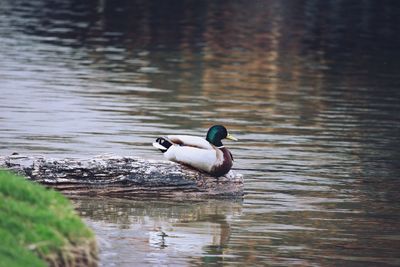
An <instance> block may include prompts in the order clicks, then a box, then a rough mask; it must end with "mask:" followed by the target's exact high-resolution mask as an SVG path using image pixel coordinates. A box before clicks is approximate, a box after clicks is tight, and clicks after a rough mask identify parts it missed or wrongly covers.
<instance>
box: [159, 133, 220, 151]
mask: <svg viewBox="0 0 400 267" xmlns="http://www.w3.org/2000/svg"><path fill="white" fill-rule="evenodd" d="M167 137H168V139H169V140H171V141H172V142H173V143H182V145H184V146H195V147H199V148H204V149H213V146H212V145H211V144H210V143H209V142H208V141H207V140H206V139H204V138H203V137H198V136H191V135H168V136H167Z"/></svg>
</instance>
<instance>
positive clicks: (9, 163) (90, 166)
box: [0, 154, 243, 198]
mask: <svg viewBox="0 0 400 267" xmlns="http://www.w3.org/2000/svg"><path fill="white" fill-rule="evenodd" d="M0 166H1V167H3V168H7V169H9V170H13V171H15V172H17V173H19V174H21V175H23V176H25V177H27V178H28V179H31V180H34V181H37V182H39V183H41V184H44V185H46V186H50V187H53V188H55V189H58V190H60V191H62V192H63V193H64V194H72V195H88V194H91V195H107V196H118V197H128V198H129V197H130V198H135V197H140V196H144V195H146V196H158V197H169V198H179V197H184V198H206V197H212V198H236V197H242V196H243V177H242V175H241V174H238V173H236V172H235V171H230V172H229V173H228V174H226V175H225V176H221V177H218V178H215V177H212V176H210V175H207V174H206V173H202V172H199V171H197V170H193V169H191V168H188V167H186V166H182V165H180V164H176V163H173V162H169V161H156V160H146V159H141V158H136V157H120V156H110V155H102V156H97V157H94V158H91V159H73V158H64V159H52V158H45V157H43V156H22V155H18V154H16V155H11V156H6V157H0Z"/></svg>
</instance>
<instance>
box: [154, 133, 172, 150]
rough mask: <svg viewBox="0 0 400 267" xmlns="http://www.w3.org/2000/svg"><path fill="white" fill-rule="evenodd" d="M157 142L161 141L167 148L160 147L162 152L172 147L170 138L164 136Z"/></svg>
mask: <svg viewBox="0 0 400 267" xmlns="http://www.w3.org/2000/svg"><path fill="white" fill-rule="evenodd" d="M156 142H157V143H159V144H160V145H161V146H162V147H164V148H165V149H159V150H160V151H161V152H163V153H164V152H165V151H167V150H168V148H170V146H172V142H171V141H169V140H168V139H166V138H164V137H159V138H157V139H156Z"/></svg>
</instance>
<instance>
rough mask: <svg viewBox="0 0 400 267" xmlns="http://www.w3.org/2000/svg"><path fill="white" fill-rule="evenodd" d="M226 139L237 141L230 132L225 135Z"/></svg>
mask: <svg viewBox="0 0 400 267" xmlns="http://www.w3.org/2000/svg"><path fill="white" fill-rule="evenodd" d="M226 139H229V140H233V141H238V139H237V138H236V137H234V136H233V135H231V134H229V133H228V135H227V136H226Z"/></svg>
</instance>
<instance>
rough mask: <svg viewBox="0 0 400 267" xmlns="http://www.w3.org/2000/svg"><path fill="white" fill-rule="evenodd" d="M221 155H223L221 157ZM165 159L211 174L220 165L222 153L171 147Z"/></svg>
mask: <svg viewBox="0 0 400 267" xmlns="http://www.w3.org/2000/svg"><path fill="white" fill-rule="evenodd" d="M220 154H221V155H220ZM164 157H166V158H167V159H169V160H171V161H175V162H179V163H183V164H186V165H189V166H192V167H194V168H196V169H200V170H203V171H206V172H210V171H211V170H212V168H213V166H215V165H216V164H220V161H221V157H222V153H221V152H220V151H218V150H216V149H204V148H198V147H193V146H179V145H175V146H171V147H170V148H169V149H168V150H167V151H166V152H165V153H164Z"/></svg>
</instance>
